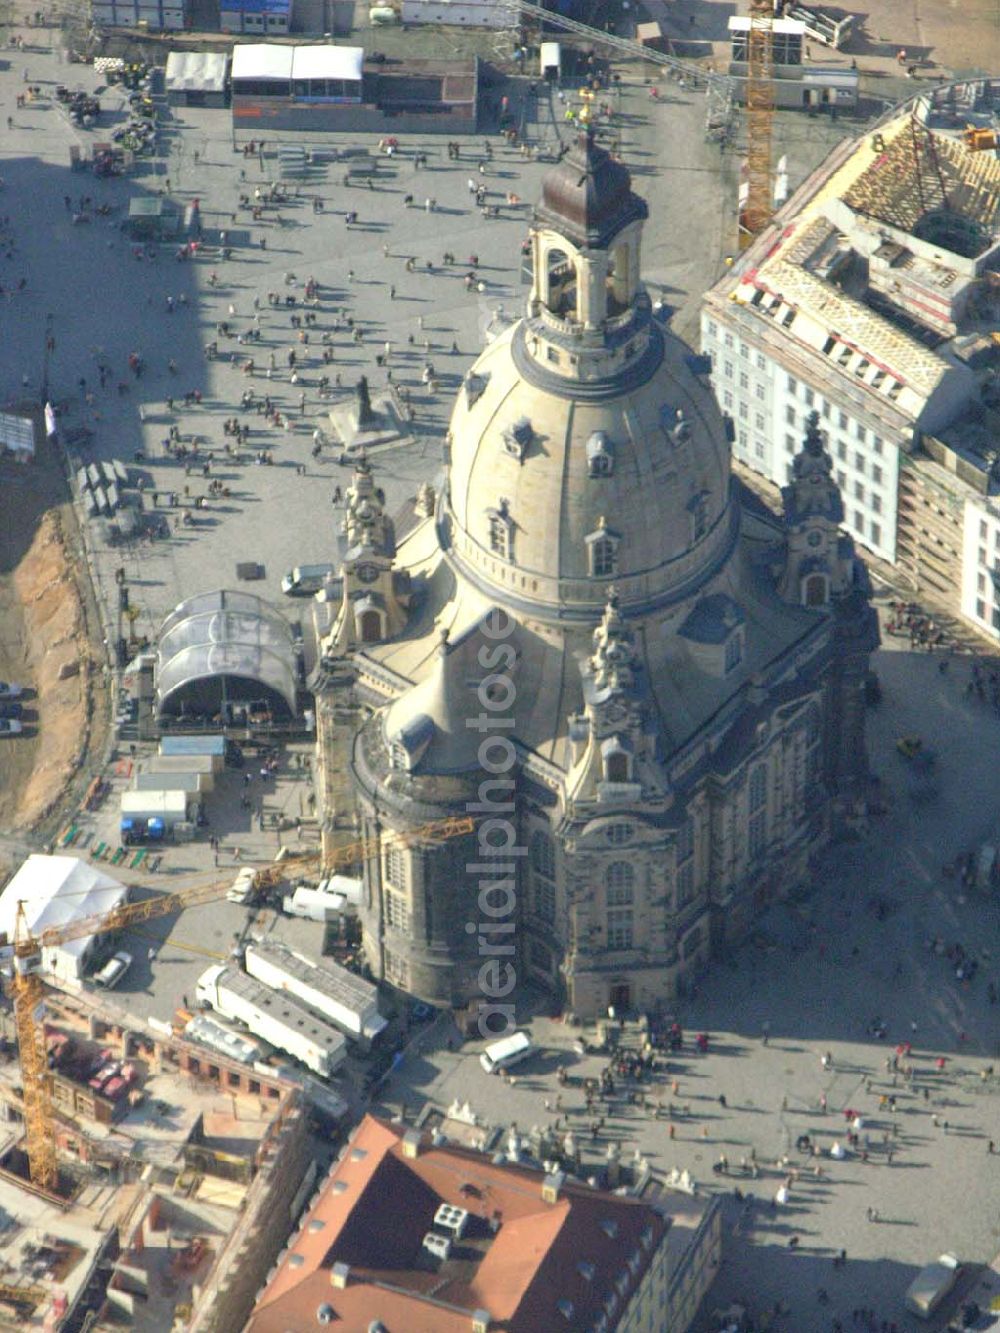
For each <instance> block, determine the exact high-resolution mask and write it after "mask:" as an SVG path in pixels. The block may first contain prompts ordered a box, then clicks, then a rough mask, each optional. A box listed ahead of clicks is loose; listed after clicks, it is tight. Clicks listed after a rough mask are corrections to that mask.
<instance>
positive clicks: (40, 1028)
mask: <svg viewBox="0 0 1000 1333" xmlns="http://www.w3.org/2000/svg"><path fill="white" fill-rule="evenodd" d="M474 828H475V820H473V819H471V818H457V817H456V818H451V819H435V820H433V821H432V822H431V823H429V824H421V825H419V826H418V827H417V828H414V829H410V830H409V831H407V832H405V833H393V834H391V835H390V836H389V837H387V838H385V839H383V838H381V837H379V838H362V839H360V840H358V841H356V842H349V843H347V844H346V845H345V846H343V847H335V848H334V849H333V850H332V851H331V852H328V853H327V854H326V855H324V854H323V853H321V852H305V853H302V854H301V855H296V856H289V857H286V858H285V860H283V861H274V862H272V863H270V864H269V865H266V866H261V867H259V868H258V869H257V872H256V875H255V876H254V889H255V891H256V892H260V891H261V890H263V889H268V888H271V887H273V886H274V885H275V884H278V883H280V882H281V880H283V879H285V878H286V877H287V876H288V875H289V874H290V873H292V872H295V871H298V870H307V869H309V870H315V869H317V868H318V869H320V871H321V873H328V872H330V871H332V870H335V869H337V868H338V867H340V866H345V865H355V864H357V863H358V862H362V861H367V860H369V859H370V858H371V857H373V856H379V855H380V854H381V852H382V849H383V847H384V846H385V844H386V842H388V843H390V844H391V845H393V846H403V847H406V846H409V845H410V844H411V843H415V842H417V843H419V842H432V843H433V842H444V841H445V840H447V839H448V838H457V837H460V836H462V835H463V834H466V833H471V832H472V831H473V829H474ZM232 882H233V881H232V877H231V876H230V877H229V878H227V879H222V880H220V879H219V878H218V877H216V876H213V877H212V879H211V881H209V882H207V883H197V884H192V885H189V886H188V887H187V888H184V889H178V890H177V891H176V892H174V893H164V894H161V895H160V896H159V897H157V898H145V899H143V900H142V901H141V902H134V903H123V904H121V905H120V906H118V907H113V908H112V909H111V911H110V912H100V913H96V914H94V915H91V916H84V917H80V918H79V920H77V921H70V922H68V923H67V924H66V925H64V926H53V927H50V928H46V929H45V930H41V931H39V932H38V934H37V935H33V934H32V933H31V931H30V930H29V929H28V922H27V917H26V916H25V912H24V906H25V904H24V902H23V901H21V902H19V903H18V905H17V917H16V925H15V930H14V981H13V993H14V1028H15V1032H16V1034H17V1049H18V1055H19V1058H20V1061H21V1082H22V1085H23V1089H24V1141H25V1149H26V1152H27V1156H28V1171H29V1174H30V1176H31V1181H32V1183H33V1184H34V1185H38V1186H40V1187H41V1188H42V1189H47V1190H52V1189H54V1188H55V1187H56V1185H57V1184H58V1180H59V1174H58V1166H57V1163H56V1143H55V1117H54V1115H53V1110H52V1099H51V1093H50V1089H49V1084H48V1080H47V1073H48V1058H47V1056H48V1053H47V1051H46V1049H45V1028H44V1025H43V1023H42V1021H41V1020H42V1012H43V1008H44V1000H45V987H44V982H43V979H42V976H41V972H40V968H41V951H42V949H51V948H55V947H56V946H57V945H60V944H66V943H68V942H69V941H70V940H79V939H85V938H86V937H87V936H90V935H104V934H107V932H108V931H112V930H122V929H124V928H126V927H128V926H134V925H136V924H138V923H139V922H142V921H151V920H153V919H154V918H156V917H162V916H169V915H170V914H171V913H172V912H179V911H182V910H183V909H184V908H186V907H197V906H200V905H202V904H204V903H210V902H214V901H215V900H216V899H218V898H222V897H224V896H225V894H226V891H227V889H229V888H231V887H232Z"/></svg>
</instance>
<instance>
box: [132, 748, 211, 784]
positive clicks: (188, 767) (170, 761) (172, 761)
mask: <svg viewBox="0 0 1000 1333" xmlns="http://www.w3.org/2000/svg"><path fill="white" fill-rule="evenodd" d="M142 771H143V772H144V773H197V774H198V775H199V776H200V777H201V779H202V783H201V789H202V791H213V790H214V789H215V759H214V757H213V756H212V755H210V754H154V755H153V756H152V757H151V758H149V759H147V760H146V763H145V764H144V765H143V769H142Z"/></svg>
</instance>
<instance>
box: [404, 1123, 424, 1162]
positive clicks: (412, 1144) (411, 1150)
mask: <svg viewBox="0 0 1000 1333" xmlns="http://www.w3.org/2000/svg"><path fill="white" fill-rule="evenodd" d="M421 1146H422V1139H421V1134H420V1130H419V1129H408V1130H407V1131H406V1133H405V1134H404V1135H403V1156H404V1157H409V1158H411V1159H412V1158H414V1157H419V1156H420V1149H421Z"/></svg>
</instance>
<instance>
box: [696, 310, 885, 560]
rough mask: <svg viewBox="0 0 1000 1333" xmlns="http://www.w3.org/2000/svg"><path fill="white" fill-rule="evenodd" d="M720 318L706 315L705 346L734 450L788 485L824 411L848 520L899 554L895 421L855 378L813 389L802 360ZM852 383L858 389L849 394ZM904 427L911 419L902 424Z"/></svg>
mask: <svg viewBox="0 0 1000 1333" xmlns="http://www.w3.org/2000/svg"><path fill="white" fill-rule="evenodd" d="M751 336H752V334H750V332H749V331H745V336H741V335H740V334H739V333H737V332H736V331H735V330H734V329H733V328H732V327H727V326H726V325H724V324H722V323H721V322H720V320H719V319H718V318H716V317H715V315H714V312H713V313H709V312H708V311H706V313H705V314H704V315H703V317H702V327H701V340H702V350H703V351H704V352H705V354H706V355H709V356H711V358H712V381H713V386H714V388H715V393H716V396H717V398H718V400H719V403H720V405H721V407H722V409H723V411H724V412H726V413H727V414H728V416H729V417H730V418H731V419H732V423H733V432H734V434H733V455H734V457H735V458H736V459H737V460H738V461H739V462H740V463H743V464H745V465H746V466H747V467H749V468H752V469H753V470H754V471H755V472H760V473H763V475H764V476H765V477H767V478H768V480H769V481H773V482H774V484H775V485H776V486H784V485H785V483H786V482H787V481H788V480H789V477H790V473H791V465H792V458H793V457H794V455H795V454H796V453H797V452H798V448H799V441H800V440H801V439H802V435H803V432H804V430H805V421H806V418H807V417H808V416H809V414H810V412H813V411H816V412H819V414H820V422H821V425H822V428H823V430H824V431H825V432H826V435H827V443H828V448H829V450H830V453H831V454H832V455H833V458H834V461H835V464H836V477H837V483H838V485H839V486H840V490H841V494H842V495H843V497H844V509H845V515H844V526H845V527H846V528H847V529H848V531H849V532H850V533H851V535H852V536H853V537H855V538H856V539H857V540H858V541H859V542H861V543H862V544H863V545H864V546H866V547H867V548H868V549H870V550H872V551H874V552H875V553H876V554H877V555H879V556H881V557H882V558H883V559H885V560H889V561H894V560H895V558H896V494H897V488H898V477H897V474H898V471H899V446H898V445H897V444H896V443H895V442H894V439H893V438H892V433H891V431H890V428H889V427H887V425H886V424H885V422H884V421H882V420H880V419H876V418H874V417H873V415H872V413H871V412H869V411H868V410H866V404H865V402H864V400H863V397H862V395H861V394H860V393H858V392H857V390H856V389H854V386H853V385H850V386H838V385H837V384H835V383H832V384H830V385H829V386H827V387H826V391H825V392H821V391H819V390H818V389H816V388H814V387H813V386H812V384H811V383H810V382H809V381H808V380H807V379H806V378H803V377H802V376H803V375H804V374H808V370H807V369H805V368H804V367H803V366H802V365H801V364H800V363H799V362H798V361H795V362H794V365H795V371H796V372H798V373H793V371H792V370H791V369H789V364H792V362H793V359H792V358H791V357H789V358H787V359H783V358H782V357H781V356H780V353H779V354H775V352H774V351H773V350H772V349H770V348H768V349H767V350H764V349H763V348H761V347H760V346H753V345H752V344H751V343H750V342H749V340H748V339H749V338H750V337H751ZM848 389H853V390H854V392H853V393H851V395H850V401H848V393H847V390H848ZM903 428H904V429H905V426H904V427H903Z"/></svg>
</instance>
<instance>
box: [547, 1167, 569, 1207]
mask: <svg viewBox="0 0 1000 1333" xmlns="http://www.w3.org/2000/svg"><path fill="white" fill-rule="evenodd" d="M565 1183H566V1173H565V1171H552V1172H550V1173H549V1174H548V1175H545V1176H543V1177H542V1202H543V1203H557V1202H558V1201H559V1192H560V1190H561V1189H562V1187H563V1185H565Z"/></svg>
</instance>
